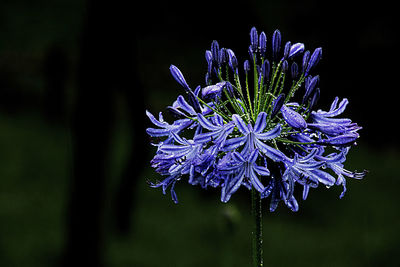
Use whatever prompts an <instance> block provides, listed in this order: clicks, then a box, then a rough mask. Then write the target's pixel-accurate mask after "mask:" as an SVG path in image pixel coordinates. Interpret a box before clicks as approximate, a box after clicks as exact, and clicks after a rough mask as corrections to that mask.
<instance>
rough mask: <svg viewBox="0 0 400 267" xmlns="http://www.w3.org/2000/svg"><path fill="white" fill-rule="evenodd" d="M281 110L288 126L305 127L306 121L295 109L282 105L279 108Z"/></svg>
mask: <svg viewBox="0 0 400 267" xmlns="http://www.w3.org/2000/svg"><path fill="white" fill-rule="evenodd" d="M281 112H282V115H283V118H284V119H285V121H286V122H287V124H289V126H291V127H293V128H295V129H305V128H307V123H306V121H305V120H304V118H303V116H301V115H300V114H299V113H297V112H296V111H294V110H292V109H291V108H288V107H287V106H285V105H283V106H282V108H281Z"/></svg>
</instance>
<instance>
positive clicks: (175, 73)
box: [169, 65, 190, 91]
mask: <svg viewBox="0 0 400 267" xmlns="http://www.w3.org/2000/svg"><path fill="white" fill-rule="evenodd" d="M169 70H170V72H171V74H172V77H174V79H175V80H176V81H177V82H178V83H179V84H180V85H182V87H184V88H185V89H186V90H189V91H190V89H189V85H188V84H187V82H186V80H185V78H184V77H183V74H182V72H181V71H180V70H179V69H178V68H177V67H176V66H174V65H171V66H170V67H169Z"/></svg>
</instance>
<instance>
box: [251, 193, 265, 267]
mask: <svg viewBox="0 0 400 267" xmlns="http://www.w3.org/2000/svg"><path fill="white" fill-rule="evenodd" d="M251 211H252V215H253V223H254V225H253V231H252V240H253V246H252V250H253V267H262V266H263V248H262V213H261V194H260V193H259V192H258V191H257V190H255V189H254V188H252V190H251Z"/></svg>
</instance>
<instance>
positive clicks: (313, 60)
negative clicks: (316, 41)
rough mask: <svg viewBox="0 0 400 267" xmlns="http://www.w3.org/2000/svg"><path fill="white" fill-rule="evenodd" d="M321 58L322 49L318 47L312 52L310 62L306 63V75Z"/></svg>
mask: <svg viewBox="0 0 400 267" xmlns="http://www.w3.org/2000/svg"><path fill="white" fill-rule="evenodd" d="M321 58H322V48H321V47H318V48H316V49H315V50H314V52H313V53H312V55H311V58H310V61H309V62H308V66H307V69H306V74H307V73H309V72H310V70H311V69H312V68H313V67H315V66H316V65H317V64H318V62H319V61H320V60H321Z"/></svg>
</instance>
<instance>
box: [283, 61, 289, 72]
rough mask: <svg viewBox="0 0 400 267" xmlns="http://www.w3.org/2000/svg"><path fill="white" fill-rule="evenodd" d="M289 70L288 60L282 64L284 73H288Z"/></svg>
mask: <svg viewBox="0 0 400 267" xmlns="http://www.w3.org/2000/svg"><path fill="white" fill-rule="evenodd" d="M288 68H289V63H288V62H287V61H286V60H284V61H283V63H282V72H283V73H286V71H287V70H288Z"/></svg>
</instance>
